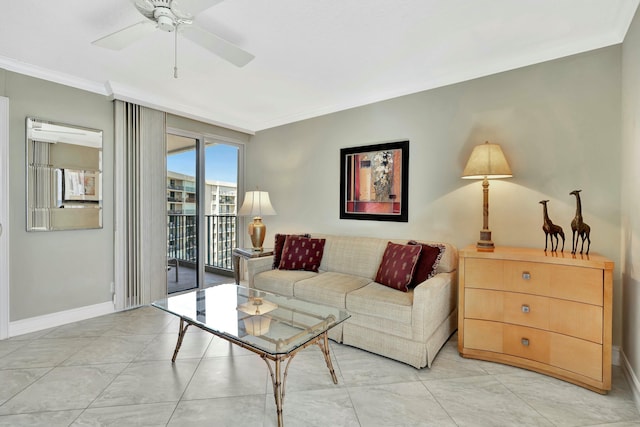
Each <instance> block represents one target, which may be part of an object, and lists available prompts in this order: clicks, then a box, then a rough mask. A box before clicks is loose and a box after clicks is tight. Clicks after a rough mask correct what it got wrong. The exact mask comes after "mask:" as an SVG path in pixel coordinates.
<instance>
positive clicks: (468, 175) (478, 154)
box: [462, 141, 513, 252]
mask: <svg viewBox="0 0 640 427" xmlns="http://www.w3.org/2000/svg"><path fill="white" fill-rule="evenodd" d="M512 176H513V175H512V174H511V168H510V167H509V163H507V159H506V158H505V157H504V153H503V152H502V149H501V148H500V146H499V145H498V144H489V142H488V141H487V142H485V143H484V144H481V145H478V146H476V147H475V148H474V149H473V151H472V152H471V156H470V157H469V161H468V162H467V166H465V168H464V171H463V172H462V178H463V179H482V180H483V181H482V193H483V201H482V213H483V222H482V230H481V231H480V240H479V241H478V243H477V244H476V247H477V248H478V250H479V251H485V252H491V251H493V249H494V245H493V241H491V230H489V179H497V178H511V177H512Z"/></svg>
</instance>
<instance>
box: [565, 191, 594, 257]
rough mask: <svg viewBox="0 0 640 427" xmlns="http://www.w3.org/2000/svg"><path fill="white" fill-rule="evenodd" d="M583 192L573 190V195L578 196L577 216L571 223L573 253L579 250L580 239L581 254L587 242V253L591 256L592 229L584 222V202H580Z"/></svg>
mask: <svg viewBox="0 0 640 427" xmlns="http://www.w3.org/2000/svg"><path fill="white" fill-rule="evenodd" d="M581 191H582V190H573V191H572V192H571V193H569V194H572V195H574V196H576V216H575V217H574V218H573V221H571V231H572V234H571V247H572V249H571V253H572V254H575V253H576V252H577V250H578V239H580V238H582V246H581V247H580V253H582V251H583V250H584V241H585V240H586V241H587V252H586V254H587V255H589V248H590V247H591V238H590V237H589V235H590V234H591V227H589V225H587V224H586V223H585V222H584V221H583V220H582V202H581V201H580V192H581Z"/></svg>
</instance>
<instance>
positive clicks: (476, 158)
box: [462, 142, 513, 179]
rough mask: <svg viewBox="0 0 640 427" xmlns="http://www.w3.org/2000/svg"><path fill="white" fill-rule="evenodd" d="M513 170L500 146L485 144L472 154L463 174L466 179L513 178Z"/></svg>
mask: <svg viewBox="0 0 640 427" xmlns="http://www.w3.org/2000/svg"><path fill="white" fill-rule="evenodd" d="M512 176H513V175H512V174H511V168H510V167H509V163H507V159H506V158H505V157H504V153H503V152H502V149H501V148H500V146H499V145H498V144H489V142H485V143H484V144H480V145H478V146H476V147H475V148H474V149H473V151H472V152H471V156H470V157H469V161H468V162H467V166H465V168H464V171H463V172H462V178H464V179H484V178H490V179H491V178H493V179H495V178H511V177H512Z"/></svg>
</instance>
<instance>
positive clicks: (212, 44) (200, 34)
mask: <svg viewBox="0 0 640 427" xmlns="http://www.w3.org/2000/svg"><path fill="white" fill-rule="evenodd" d="M182 32H183V35H184V36H185V37H186V38H188V39H189V40H191V41H192V42H194V43H196V44H198V45H200V46H202V47H204V48H205V49H207V50H209V51H210V52H213V53H215V54H216V55H218V56H219V57H221V58H222V59H224V60H226V61H229V62H230V63H232V64H233V65H236V66H238V67H244V66H245V65H247V64H248V63H249V62H250V61H251V60H252V59H253V58H255V56H253V55H252V54H250V53H249V52H246V51H244V50H242V49H241V48H239V47H238V46H236V45H234V44H233V43H231V42H229V41H227V40H225V39H223V38H222V37H219V36H216V35H215V34H212V33H210V32H208V31H206V30H204V29H202V28H200V27H198V26H197V25H187V26H185V27H184V28H182Z"/></svg>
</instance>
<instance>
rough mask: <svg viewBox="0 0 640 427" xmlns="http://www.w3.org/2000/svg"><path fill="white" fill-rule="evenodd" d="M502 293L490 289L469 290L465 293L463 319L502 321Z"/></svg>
mask: <svg viewBox="0 0 640 427" xmlns="http://www.w3.org/2000/svg"><path fill="white" fill-rule="evenodd" d="M503 295H504V292H502V291H494V290H490V289H474V288H469V289H467V290H466V292H465V303H464V317H466V318H468V319H469V318H471V319H482V320H493V321H496V322H502V320H503V319H504V315H503V312H502V310H503V307H504V298H503Z"/></svg>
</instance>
